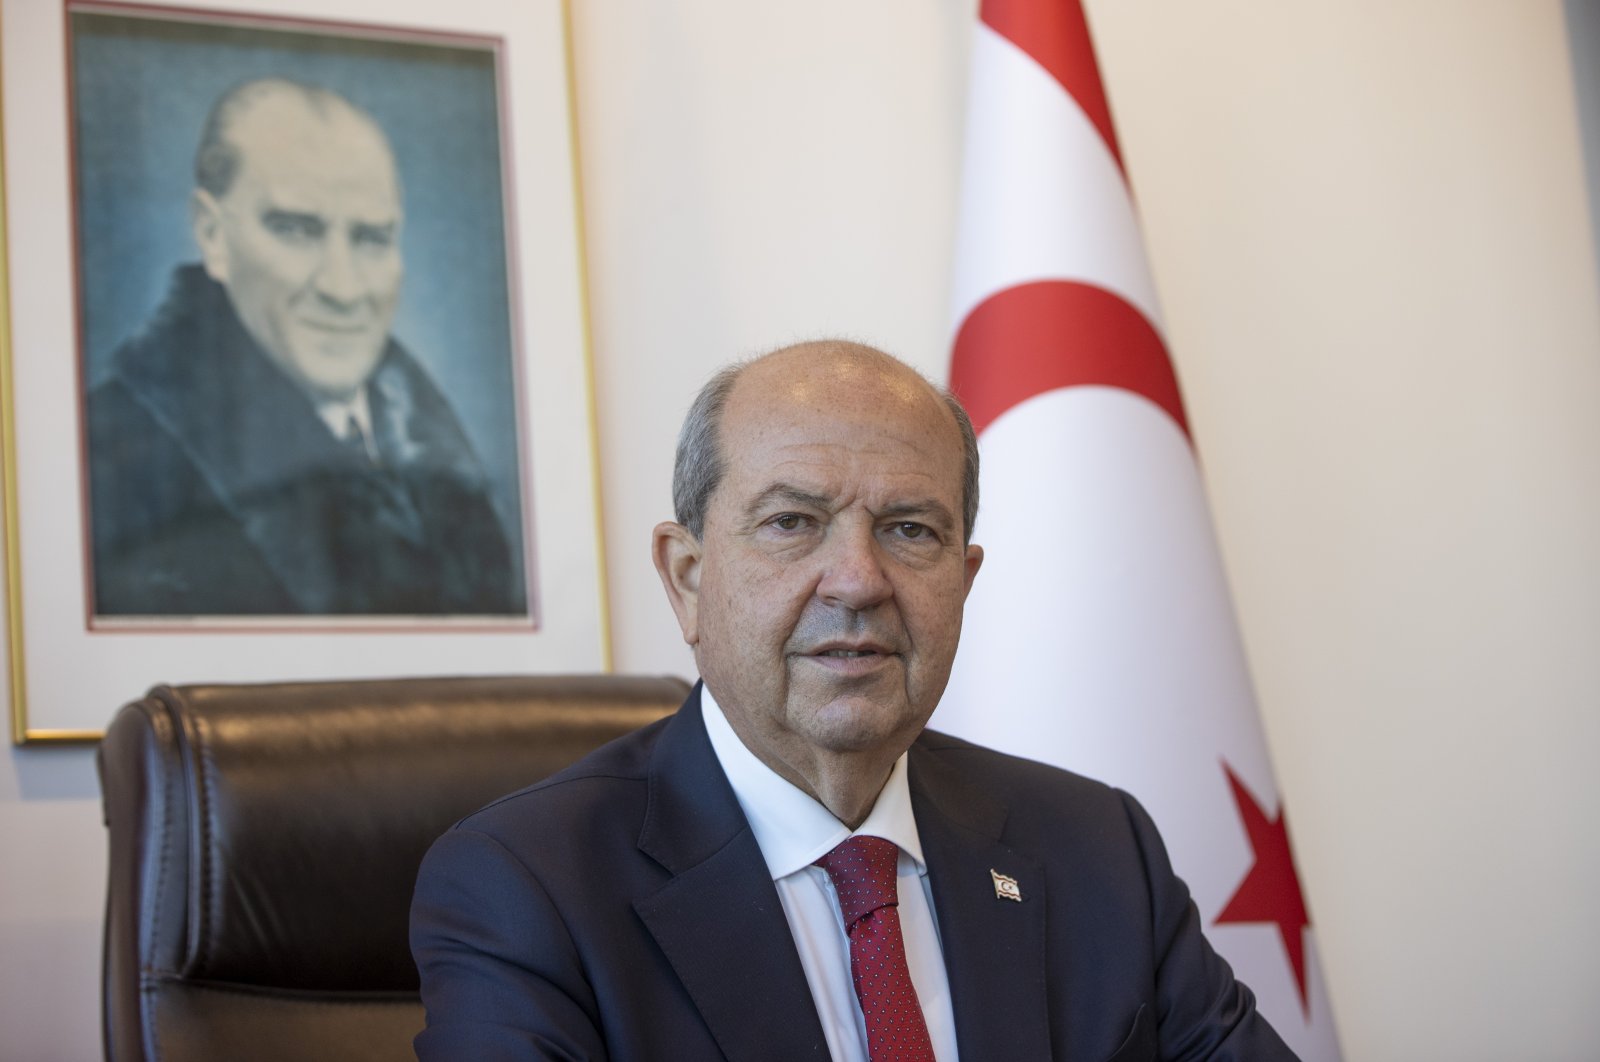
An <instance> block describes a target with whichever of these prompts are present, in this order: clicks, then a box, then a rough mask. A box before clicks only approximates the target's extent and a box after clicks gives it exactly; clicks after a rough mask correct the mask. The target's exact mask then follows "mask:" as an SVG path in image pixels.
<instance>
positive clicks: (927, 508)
mask: <svg viewBox="0 0 1600 1062" xmlns="http://www.w3.org/2000/svg"><path fill="white" fill-rule="evenodd" d="M877 515H878V517H879V519H885V518H887V519H890V520H898V519H900V518H901V517H912V516H915V517H918V518H920V519H922V520H924V521H926V522H927V523H930V524H933V525H935V526H937V527H938V528H939V529H940V530H941V531H946V530H949V529H950V528H952V527H954V526H955V523H956V514H955V513H953V512H951V511H950V507H949V506H947V505H945V504H944V503H943V502H941V501H938V500H937V499H934V498H923V499H921V500H918V501H909V502H897V503H895V504H894V505H887V506H885V507H884V508H882V509H879V510H878V512H877Z"/></svg>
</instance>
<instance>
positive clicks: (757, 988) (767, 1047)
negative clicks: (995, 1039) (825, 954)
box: [633, 686, 827, 1062]
mask: <svg viewBox="0 0 1600 1062" xmlns="http://www.w3.org/2000/svg"><path fill="white" fill-rule="evenodd" d="M649 785H650V796H649V807H648V809H647V811H646V813H645V824H644V828H643V829H642V830H641V831H640V835H639V848H640V850H641V851H643V852H644V853H645V854H646V855H648V856H650V858H652V859H654V860H655V861H656V862H658V863H660V864H661V865H662V866H664V867H665V868H666V869H667V870H669V871H671V872H672V874H673V877H672V879H671V880H670V881H669V882H667V884H666V885H664V886H663V887H662V888H661V889H660V890H658V891H657V892H655V893H654V894H652V895H650V896H647V897H644V898H643V899H640V900H638V901H636V902H635V903H634V905H633V906H634V910H635V911H637V912H638V914H639V917H640V918H641V919H642V920H643V921H644V924H645V927H646V928H647V929H648V930H649V931H650V933H651V935H653V936H654V937H655V940H656V943H657V944H658V945H660V947H661V950H662V952H663V953H664V954H665V955H666V957H667V961H668V962H669V963H671V964H672V968H673V971H674V972H675V973H676V974H677V975H678V978H679V980H681V981H682V982H683V985H684V987H685V988H686V989H687V990H688V992H689V997H690V998H691V999H692V1000H693V1001H694V1005H695V1007H696V1008H697V1009H698V1010H699V1011H700V1015H701V1017H702V1018H703V1019H704V1020H705V1023H706V1025H707V1026H708V1027H709V1028H710V1030H711V1034H712V1036H713V1037H714V1038H715V1039H716V1041H717V1045H718V1046H719V1047H720V1048H721V1049H722V1052H723V1054H725V1055H726V1056H727V1057H728V1059H729V1062H768V1060H771V1062H788V1060H790V1059H794V1060H799V1059H811V1060H815V1059H825V1058H827V1047H826V1041H825V1040H824V1038H823V1034H822V1023H821V1020H820V1019H819V1018H818V1017H817V1011H816V1007H815V1005H814V1004H813V1003H812V1002H811V989H810V986H808V985H807V984H806V977H805V971H804V970H803V969H802V968H801V966H800V957H799V955H798V953H797V952H796V951H795V946H794V937H793V935H792V934H791V933H790V932H789V923H788V920H787V918H786V917H785V916H784V913H783V907H782V905H781V904H780V903H779V900H778V892H777V889H776V888H774V887H773V884H772V879H771V877H770V876H769V875H768V872H767V864H766V861H765V860H764V859H763V858H762V856H761V849H760V847H759V846H758V845H757V844H756V841H755V835H754V834H753V833H751V831H750V826H749V823H747V822H746V821H745V817H744V813H743V812H742V811H741V810H740V808H739V802H738V800H737V799H736V798H735V797H734V795H733V789H732V788H731V787H730V786H729V785H728V780H727V777H726V776H725V775H724V774H723V773H722V767H721V765H720V764H719V763H718V762H717V758H716V754H715V753H714V752H713V751H712V750H711V742H710V740H709V739H708V738H707V737H706V732H705V725H704V723H703V722H702V721H701V718H700V693H699V687H698V686H697V687H696V688H695V692H694V693H692V694H690V696H689V700H688V701H687V702H686V703H685V704H684V706H683V709H682V710H680V711H679V712H678V715H677V716H676V717H675V718H674V719H673V721H672V723H671V724H669V725H668V727H667V728H666V729H665V730H664V731H663V733H662V735H661V740H660V742H659V744H658V745H657V746H656V749H655V752H654V753H653V756H652V761H651V766H650V781H649Z"/></svg>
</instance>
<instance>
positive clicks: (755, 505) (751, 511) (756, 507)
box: [745, 483, 832, 516]
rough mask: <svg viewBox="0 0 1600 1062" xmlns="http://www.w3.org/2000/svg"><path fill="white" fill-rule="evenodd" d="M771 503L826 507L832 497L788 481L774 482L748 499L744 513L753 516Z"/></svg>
mask: <svg viewBox="0 0 1600 1062" xmlns="http://www.w3.org/2000/svg"><path fill="white" fill-rule="evenodd" d="M773 503H780V504H786V505H794V506H798V507H800V508H809V509H826V508H828V506H829V505H830V504H831V503H832V499H831V498H828V497H826V496H824V495H821V494H817V493H815V492H814V491H809V490H801V489H800V488H799V487H796V486H792V485H790V484H788V483H774V484H772V485H771V486H769V487H767V489H766V490H763V491H762V492H761V493H759V494H757V495H756V496H755V497H754V498H751V499H750V504H749V505H747V506H745V513H746V515H749V516H754V515H755V514H756V513H758V512H760V511H761V510H763V509H766V508H768V507H769V506H771V505H772V504H773Z"/></svg>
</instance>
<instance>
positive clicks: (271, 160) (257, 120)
mask: <svg viewBox="0 0 1600 1062" xmlns="http://www.w3.org/2000/svg"><path fill="white" fill-rule="evenodd" d="M227 139H228V140H229V141H231V142H232V143H233V145H234V146H235V147H236V148H237V149H238V151H239V155H240V162H241V171H242V172H243V173H245V174H254V175H256V176H259V177H263V178H268V179H271V180H273V181H275V182H283V181H286V180H290V179H292V178H294V177H297V176H298V177H300V178H302V180H301V181H300V182H299V183H306V184H310V183H318V182H321V183H327V182H339V183H343V184H362V185H365V186H367V187H369V188H371V189H374V190H379V191H383V192H386V193H388V194H391V195H394V196H395V197H396V198H398V186H399V181H398V177H397V175H396V173H395V166H394V156H393V154H392V152H391V151H390V148H389V143H388V139H387V138H386V137H385V136H384V135H383V132H382V130H380V129H379V128H378V127H377V125H376V124H375V123H374V122H373V121H372V120H371V119H370V118H368V117H367V116H365V115H364V114H362V113H361V112H360V111H358V110H356V109H355V108H354V107H353V106H351V105H350V104H348V103H345V102H344V101H342V100H340V99H338V98H337V97H332V98H331V99H330V100H329V101H327V102H324V103H321V104H315V103H312V102H311V101H309V100H307V99H304V98H302V97H300V95H299V94H298V93H296V92H295V91H293V90H289V89H285V90H282V91H280V92H276V93H272V94H271V95H268V96H266V97H264V98H262V99H260V100H257V101H256V102H255V103H254V104H253V105H252V106H250V107H249V108H248V109H247V110H246V111H245V112H244V113H243V114H240V115H239V116H238V117H237V118H236V119H235V120H234V121H233V123H232V124H231V125H230V127H229V129H228V132H227Z"/></svg>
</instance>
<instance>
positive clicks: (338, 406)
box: [317, 387, 372, 451]
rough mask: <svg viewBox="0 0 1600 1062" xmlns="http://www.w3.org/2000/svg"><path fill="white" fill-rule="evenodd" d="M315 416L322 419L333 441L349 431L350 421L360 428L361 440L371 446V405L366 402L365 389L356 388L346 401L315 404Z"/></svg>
mask: <svg viewBox="0 0 1600 1062" xmlns="http://www.w3.org/2000/svg"><path fill="white" fill-rule="evenodd" d="M317 416H319V417H321V418H322V421H323V423H325V424H326V425H327V426H328V430H329V431H331V432H333V437H334V438H335V439H343V438H344V437H345V436H346V435H347V434H348V433H349V431H350V419H351V418H352V417H354V418H355V422H356V423H357V424H359V425H360V426H361V435H362V438H364V439H366V440H367V445H368V449H369V451H370V449H371V445H372V403H371V402H369V401H368V400H367V389H366V388H365V387H358V388H357V389H356V393H355V394H354V395H352V396H350V397H349V398H346V399H338V398H334V399H324V400H320V401H318V402H317Z"/></svg>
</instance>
